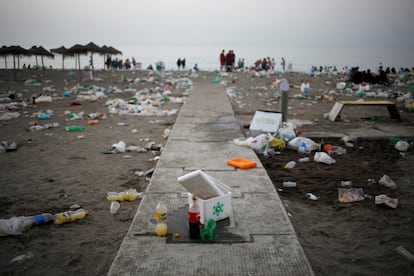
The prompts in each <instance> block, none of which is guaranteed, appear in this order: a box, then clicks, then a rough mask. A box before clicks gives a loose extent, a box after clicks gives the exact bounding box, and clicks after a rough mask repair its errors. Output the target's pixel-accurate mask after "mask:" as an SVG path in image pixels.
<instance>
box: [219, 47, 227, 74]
mask: <svg viewBox="0 0 414 276" xmlns="http://www.w3.org/2000/svg"><path fill="white" fill-rule="evenodd" d="M225 66H226V55H225V51H224V50H223V51H221V53H220V71H223V70H224V67H225Z"/></svg>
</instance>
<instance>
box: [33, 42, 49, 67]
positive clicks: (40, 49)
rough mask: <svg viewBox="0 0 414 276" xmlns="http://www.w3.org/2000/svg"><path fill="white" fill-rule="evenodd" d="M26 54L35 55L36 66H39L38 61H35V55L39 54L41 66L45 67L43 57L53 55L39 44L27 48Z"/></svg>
mask: <svg viewBox="0 0 414 276" xmlns="http://www.w3.org/2000/svg"><path fill="white" fill-rule="evenodd" d="M28 54H29V55H35V56H36V67H39V65H38V62H37V57H38V56H40V57H41V58H42V68H45V64H44V62H43V57H51V58H53V57H54V55H53V54H52V53H50V52H49V51H48V50H46V49H45V48H43V47H42V46H39V47H37V46H32V48H30V49H29V50H28Z"/></svg>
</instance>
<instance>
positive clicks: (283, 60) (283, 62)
mask: <svg viewBox="0 0 414 276" xmlns="http://www.w3.org/2000/svg"><path fill="white" fill-rule="evenodd" d="M280 65H282V70H283V72H285V66H286V61H285V58H284V57H282V62H281V63H280Z"/></svg>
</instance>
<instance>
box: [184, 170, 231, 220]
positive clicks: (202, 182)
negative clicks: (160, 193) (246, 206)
mask: <svg viewBox="0 0 414 276" xmlns="http://www.w3.org/2000/svg"><path fill="white" fill-rule="evenodd" d="M178 182H180V183H181V185H183V186H184V187H185V188H186V189H187V191H189V193H188V204H189V205H190V206H191V205H192V204H193V199H192V198H193V195H196V196H197V202H198V204H199V207H200V222H201V223H202V224H204V223H205V222H206V221H207V220H208V219H213V220H215V221H219V220H222V219H225V218H228V217H229V216H230V214H231V212H232V206H231V189H230V187H228V186H227V185H225V184H223V183H221V182H220V181H219V180H217V179H215V178H214V177H212V176H209V175H207V174H206V173H204V172H202V171H201V170H197V171H194V172H191V173H188V174H186V175H184V176H180V177H179V178H178Z"/></svg>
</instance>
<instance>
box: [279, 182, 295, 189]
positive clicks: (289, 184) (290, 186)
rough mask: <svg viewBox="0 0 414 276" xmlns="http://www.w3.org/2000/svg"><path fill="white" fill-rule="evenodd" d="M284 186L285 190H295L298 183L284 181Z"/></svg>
mask: <svg viewBox="0 0 414 276" xmlns="http://www.w3.org/2000/svg"><path fill="white" fill-rule="evenodd" d="M282 185H283V187H285V188H295V187H296V182H294V181H283V184H282Z"/></svg>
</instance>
